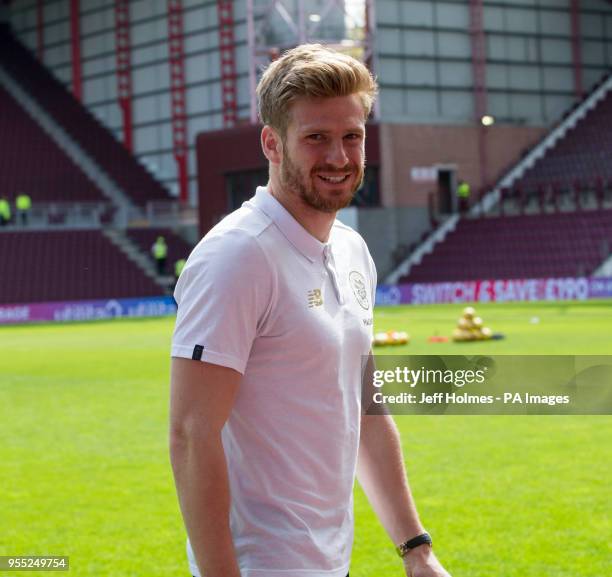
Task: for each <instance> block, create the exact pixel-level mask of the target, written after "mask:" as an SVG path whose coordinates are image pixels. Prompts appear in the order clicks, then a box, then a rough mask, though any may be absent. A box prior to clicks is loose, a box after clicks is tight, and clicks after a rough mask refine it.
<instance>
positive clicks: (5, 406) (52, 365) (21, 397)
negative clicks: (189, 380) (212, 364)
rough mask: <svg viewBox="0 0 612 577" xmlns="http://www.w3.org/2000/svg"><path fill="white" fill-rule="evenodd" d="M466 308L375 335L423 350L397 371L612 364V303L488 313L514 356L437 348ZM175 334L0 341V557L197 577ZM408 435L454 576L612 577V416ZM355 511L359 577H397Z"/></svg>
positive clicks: (528, 419) (513, 307) (521, 419)
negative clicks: (523, 358) (458, 360)
mask: <svg viewBox="0 0 612 577" xmlns="http://www.w3.org/2000/svg"><path fill="white" fill-rule="evenodd" d="M461 309H462V307H461V306H459V305H437V306H423V307H397V308H380V309H378V310H377V313H376V330H389V329H396V330H406V331H408V332H409V333H410V334H411V336H412V342H411V344H410V345H408V346H406V347H402V348H397V349H396V348H394V349H393V350H392V352H393V353H394V354H396V353H400V354H404V353H405V354H410V353H411V352H412V353H417V354H438V353H439V354H453V353H455V354H463V353H464V352H466V347H470V350H471V351H473V352H475V353H481V352H490V353H499V354H504V353H505V354H580V353H582V354H612V338H611V335H612V303H605V302H599V303H586V304H575V303H574V304H542V303H537V304H505V305H494V304H490V305H487V306H484V305H483V306H479V307H477V310H478V313H479V314H480V315H481V316H482V317H483V319H484V321H485V324H486V325H488V326H490V327H491V328H492V329H493V331H494V332H502V333H504V334H505V335H506V339H505V340H503V341H496V342H484V343H477V344H464V345H455V344H452V343H447V344H429V343H427V342H426V338H427V337H428V336H430V335H432V334H436V333H437V334H439V335H449V334H450V332H451V331H452V329H453V327H454V325H455V323H456V320H457V318H458V317H459V315H460V313H461ZM534 317H537V318H538V320H539V322H537V323H534V322H531V320H532V319H533V318H534ZM172 326H173V319H148V320H132V321H113V322H98V323H91V324H72V325H56V326H53V325H40V326H30V327H26V326H24V327H5V328H0V350H1V351H2V353H1V360H0V367H1V370H0V406H1V407H2V409H1V411H2V412H1V415H2V418H1V419H0V462H1V463H2V466H1V467H0V491H1V493H0V555H9V554H11V555H16V554H19V555H25V554H37V555H69V556H70V564H71V570H70V573H69V574H70V575H73V576H78V577H105V576H113V577H114V576H116V577H157V576H159V577H170V576H177V577H178V576H181V575H183V576H187V575H188V574H189V572H188V568H187V565H186V561H185V543H184V530H183V526H182V521H181V518H180V515H179V511H178V506H177V502H176V497H175V494H174V486H173V482H172V477H171V473H170V466H169V459H168V453H167V441H166V438H167V432H166V431H167V401H168V375H169V358H168V351H169V345H170V337H171V331H172ZM396 421H397V423H398V426H399V428H400V430H401V432H402V439H403V447H404V454H405V457H406V464H407V469H408V473H409V477H410V480H411V486H412V490H413V493H414V494H415V497H416V500H417V504H418V507H419V510H420V513H421V517H422V519H423V522H424V524H425V526H426V527H427V528H428V529H429V530H430V532H431V533H432V535H433V537H434V541H435V547H436V550H437V552H438V556H439V557H440V559H441V560H442V561H443V563H444V564H445V565H446V567H447V568H448V569H449V571H450V572H451V573H452V574H453V576H454V577H458V576H460V575H464V576H469V577H492V576H504V577H544V576H547V577H560V576H567V577H570V576H571V577H575V576H593V577H595V576H597V577H600V576H601V575H604V574H608V573H609V568H610V559H611V557H612V548H611V543H612V531H611V527H610V513H611V510H610V498H609V496H610V479H611V478H612V465H611V463H612V455H611V448H610V447H611V446H612V443H611V435H612V417H610V416H599V417H559V416H557V417H554V416H551V417H534V416H503V417H502V416H487V417H484V416H469V417H465V416H463V417H459V416H444V415H441V416H416V417H397V418H396ZM355 496H356V498H355V509H356V519H357V521H356V534H355V547H354V553H353V560H352V565H351V575H352V576H354V577H379V576H384V577H400V576H401V575H402V574H403V572H402V568H401V564H400V563H399V559H398V558H397V557H396V556H395V553H394V551H393V548H392V545H391V543H390V542H389V541H388V539H387V537H386V535H385V533H384V531H383V529H382V528H381V527H380V525H379V524H378V522H377V521H376V519H375V517H374V515H373V514H372V512H371V511H370V509H369V506H368V504H367V502H366V500H365V497H364V495H363V494H362V492H361V491H360V489H359V488H357V489H356V493H355ZM3 574H6V575H16V576H18V575H29V574H33V573H30V572H6V573H3Z"/></svg>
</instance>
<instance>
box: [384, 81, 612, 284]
mask: <svg viewBox="0 0 612 577" xmlns="http://www.w3.org/2000/svg"><path fill="white" fill-rule="evenodd" d="M606 85H609V76H606V77H604V78H603V79H602V81H601V82H600V83H598V85H597V86H596V87H594V89H593V90H596V89H599V87H601V89H602V90H608V91H607V93H605V94H604V96H603V97H602V98H601V99H600V100H599V101H598V102H597V103H596V105H595V106H594V107H592V108H590V109H588V108H587V107H586V105H585V103H586V102H587V97H585V98H584V99H583V100H582V102H581V104H580V105H575V106H573V107H572V109H571V110H570V111H568V112H567V113H566V115H564V118H568V117H569V115H570V113H571V114H574V113H576V112H579V108H580V106H584V107H585V109H586V110H587V112H586V114H585V115H584V116H582V118H580V119H579V120H578V121H577V123H576V124H575V125H574V126H573V127H572V128H570V129H569V130H567V131H566V132H565V134H563V136H562V137H561V138H559V140H557V141H556V142H555V143H554V145H552V146H551V147H550V148H548V149H546V150H545V152H544V154H543V155H542V156H541V157H540V158H538V159H537V160H536V161H535V163H534V164H533V166H531V167H530V168H529V169H527V170H526V172H525V173H524V174H523V175H522V176H521V177H520V178H519V179H518V180H516V181H515V182H514V183H513V184H512V185H511V186H509V187H502V188H501V189H500V193H501V194H500V201H499V203H498V205H497V206H494V207H493V208H490V209H489V211H488V213H485V214H483V213H482V212H481V211H473V212H472V215H471V216H472V218H466V217H463V218H461V219H459V220H458V221H457V225H456V226H454V228H453V227H449V230H451V231H450V232H448V233H447V234H446V236H445V237H443V240H442V241H441V242H437V243H430V246H432V245H433V250H431V252H427V251H424V250H422V247H419V249H420V252H421V254H422V253H423V252H425V254H424V256H423V257H422V259H421V260H420V262H419V261H418V258H416V257H415V258H414V259H413V260H412V263H411V266H405V264H404V263H402V265H400V267H398V269H397V271H396V272H395V275H396V277H395V278H397V282H400V283H423V282H446V281H465V280H479V279H493V278H498V279H516V278H543V277H575V276H584V275H589V274H593V273H594V272H595V270H596V269H597V268H598V267H599V266H600V265H601V264H602V262H603V261H604V260H605V259H606V258H607V257H608V256H609V255H610V253H611V249H612V210H610V208H612V203H611V202H610V198H609V197H610V196H612V195H611V194H610V193H611V192H612V157H611V156H610V151H611V150H612V90H610V89H606V88H605V86H606ZM556 129H557V127H553V129H552V130H556ZM551 132H552V131H551ZM545 139H546V137H544V139H543V141H542V142H544V140H545ZM540 144H541V143H538V144H537V145H536V147H537V146H540ZM534 148H535V147H534ZM521 162H523V161H522V160H521V161H520V162H519V166H520V163H521ZM511 171H512V169H511ZM508 214H510V215H511V216H508ZM473 217H476V218H473ZM454 218H456V217H454ZM411 258H412V257H409V259H411ZM406 262H408V261H406ZM390 276H393V275H390ZM398 277H399V278H398Z"/></svg>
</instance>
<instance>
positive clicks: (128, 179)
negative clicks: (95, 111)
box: [0, 25, 171, 206]
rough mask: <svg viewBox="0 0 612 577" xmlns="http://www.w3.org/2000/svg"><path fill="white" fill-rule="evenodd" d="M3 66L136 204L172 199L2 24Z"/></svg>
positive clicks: (0, 55)
mask: <svg viewBox="0 0 612 577" xmlns="http://www.w3.org/2000/svg"><path fill="white" fill-rule="evenodd" d="M0 65H1V66H2V67H3V68H4V69H5V70H6V71H7V73H8V74H10V75H11V77H13V78H14V79H15V80H16V81H17V82H18V83H19V84H20V86H22V87H23V88H24V89H25V90H26V91H27V92H28V93H29V94H30V95H31V96H32V97H33V98H35V99H36V101H37V102H38V103H39V105H40V106H41V107H42V108H43V109H44V110H45V111H46V112H47V113H48V114H50V115H51V116H52V117H53V118H54V119H55V120H56V121H57V122H58V123H59V124H60V125H61V126H62V127H63V128H64V129H65V130H66V132H67V133H68V134H69V135H70V136H71V137H72V138H73V139H74V140H75V141H76V142H78V144H79V145H80V146H81V147H82V149H83V150H84V151H86V152H87V153H88V154H89V155H90V156H91V157H92V158H93V159H94V161H95V162H96V163H97V164H98V165H99V166H100V167H101V168H102V169H103V170H104V171H105V172H106V173H107V174H108V175H109V176H110V177H111V178H112V179H113V180H114V181H115V182H116V183H117V185H118V186H119V187H121V189H122V191H123V192H124V193H125V194H126V195H127V196H129V197H130V198H131V199H132V200H133V202H134V203H135V204H136V205H138V206H144V205H145V204H146V203H147V202H148V201H155V200H171V197H170V195H169V194H168V192H167V191H166V189H165V188H164V187H163V186H162V185H161V184H160V183H159V182H157V181H156V180H155V178H154V177H153V176H152V175H151V174H150V173H149V172H148V171H147V170H146V169H145V168H144V167H143V166H142V165H141V164H140V163H139V162H138V161H137V160H136V159H135V158H134V157H133V156H132V155H131V154H130V153H129V152H128V151H127V150H126V149H125V148H124V147H123V145H122V144H121V143H119V142H118V141H117V140H116V139H115V138H114V136H113V135H112V133H111V132H110V131H109V130H108V129H106V128H105V127H104V126H102V124H100V122H98V120H97V119H96V118H95V117H94V116H93V115H92V114H91V113H90V112H89V111H88V110H87V109H86V108H85V107H84V106H82V105H81V104H80V103H79V102H78V101H77V100H76V99H75V98H74V97H73V96H72V94H70V92H68V91H67V90H66V88H65V87H64V86H63V85H62V84H61V83H60V82H59V81H58V80H57V79H56V78H55V77H54V76H53V75H52V74H51V72H49V70H47V69H46V68H45V67H44V66H43V65H42V64H40V62H38V61H37V60H36V58H35V57H34V56H33V55H32V54H31V53H30V52H29V51H28V50H27V49H26V48H25V47H24V46H23V45H22V44H21V43H20V42H19V41H18V40H16V39H15V37H14V36H13V35H12V34H11V32H10V29H9V28H8V27H7V26H3V25H0Z"/></svg>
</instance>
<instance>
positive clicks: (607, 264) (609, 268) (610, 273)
mask: <svg viewBox="0 0 612 577" xmlns="http://www.w3.org/2000/svg"><path fill="white" fill-rule="evenodd" d="M609 247H610V248H609V252H610V256H609V257H608V258H607V259H606V260H605V261H604V262H603V263H602V264H601V265H600V266H599V267H598V268H597V269H596V270H595V272H594V273H593V276H597V277H612V239H610V244H609Z"/></svg>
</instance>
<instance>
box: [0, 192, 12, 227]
mask: <svg viewBox="0 0 612 577" xmlns="http://www.w3.org/2000/svg"><path fill="white" fill-rule="evenodd" d="M10 222H11V205H10V204H9V201H8V200H7V199H6V197H5V196H0V226H6V225H7V224H9V223H10Z"/></svg>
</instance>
